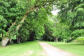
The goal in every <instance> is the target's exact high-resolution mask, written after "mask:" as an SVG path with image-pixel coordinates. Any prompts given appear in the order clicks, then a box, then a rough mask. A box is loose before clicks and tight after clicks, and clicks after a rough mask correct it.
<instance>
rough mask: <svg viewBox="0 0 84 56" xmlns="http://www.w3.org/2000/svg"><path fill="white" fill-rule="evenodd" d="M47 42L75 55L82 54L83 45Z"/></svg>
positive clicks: (83, 51) (83, 53)
mask: <svg viewBox="0 0 84 56" xmlns="http://www.w3.org/2000/svg"><path fill="white" fill-rule="evenodd" d="M48 43H49V44H51V45H53V46H55V47H57V48H60V49H62V50H65V51H68V52H71V53H73V54H76V55H77V56H84V45H82V44H73V43H62V42H58V43H56V42H48Z"/></svg>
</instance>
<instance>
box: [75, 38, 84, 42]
mask: <svg viewBox="0 0 84 56" xmlns="http://www.w3.org/2000/svg"><path fill="white" fill-rule="evenodd" d="M76 42H77V43H80V44H84V37H78V38H77V39H76Z"/></svg>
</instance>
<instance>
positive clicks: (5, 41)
mask: <svg viewBox="0 0 84 56" xmlns="http://www.w3.org/2000/svg"><path fill="white" fill-rule="evenodd" d="M8 41H9V38H7V37H5V38H2V42H1V45H2V46H3V47H5V46H6V45H7V43H8Z"/></svg>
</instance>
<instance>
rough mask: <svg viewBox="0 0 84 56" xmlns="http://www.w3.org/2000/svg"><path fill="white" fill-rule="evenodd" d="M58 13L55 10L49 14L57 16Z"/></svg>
mask: <svg viewBox="0 0 84 56" xmlns="http://www.w3.org/2000/svg"><path fill="white" fill-rule="evenodd" d="M58 12H59V10H58V9H57V10H53V11H51V13H52V14H53V15H57V14H58Z"/></svg>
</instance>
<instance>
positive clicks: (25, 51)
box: [0, 41, 43, 56]
mask: <svg viewBox="0 0 84 56" xmlns="http://www.w3.org/2000/svg"><path fill="white" fill-rule="evenodd" d="M42 52H43V49H42V48H41V46H40V45H39V43H38V42H37V41H33V42H25V43H21V44H13V45H9V46H7V47H1V46H0V56H24V55H25V56H39V55H40V56H42V55H43V54H42ZM31 53H32V54H31Z"/></svg>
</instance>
